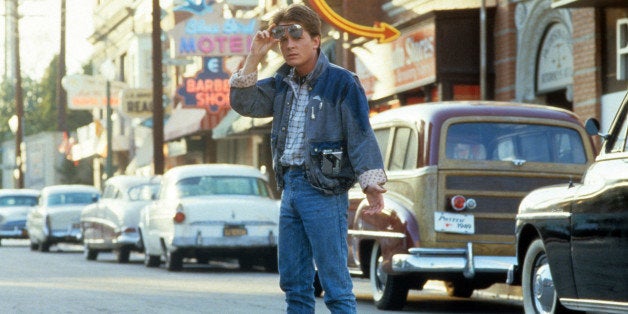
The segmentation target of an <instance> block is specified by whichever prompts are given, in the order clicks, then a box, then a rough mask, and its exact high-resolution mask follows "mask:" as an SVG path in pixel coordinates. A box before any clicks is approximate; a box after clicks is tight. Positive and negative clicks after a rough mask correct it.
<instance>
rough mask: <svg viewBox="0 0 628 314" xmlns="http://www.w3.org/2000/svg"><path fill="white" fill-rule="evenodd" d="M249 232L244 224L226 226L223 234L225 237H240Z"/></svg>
mask: <svg viewBox="0 0 628 314" xmlns="http://www.w3.org/2000/svg"><path fill="white" fill-rule="evenodd" d="M246 234H247V231H246V228H244V226H225V228H224V229H223V231H222V235H223V236H225V237H240V236H245V235H246Z"/></svg>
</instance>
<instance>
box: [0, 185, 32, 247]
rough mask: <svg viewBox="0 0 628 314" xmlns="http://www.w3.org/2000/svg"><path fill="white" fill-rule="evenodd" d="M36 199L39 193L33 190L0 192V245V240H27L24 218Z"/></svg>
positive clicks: (0, 241) (0, 242) (3, 190)
mask: <svg viewBox="0 0 628 314" xmlns="http://www.w3.org/2000/svg"><path fill="white" fill-rule="evenodd" d="M38 197H39V191H38V190H33V189H1V190H0V245H1V244H2V239H28V231H27V230H26V216H27V215H28V212H30V211H31V209H33V207H34V206H35V205H37V198H38Z"/></svg>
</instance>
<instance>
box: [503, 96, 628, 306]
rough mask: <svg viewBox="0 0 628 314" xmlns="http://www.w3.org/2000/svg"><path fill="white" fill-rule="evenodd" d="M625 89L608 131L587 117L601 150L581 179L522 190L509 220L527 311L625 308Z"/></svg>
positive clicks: (514, 275)
mask: <svg viewBox="0 0 628 314" xmlns="http://www.w3.org/2000/svg"><path fill="white" fill-rule="evenodd" d="M627 114H628V94H627V95H626V96H625V97H624V100H623V102H622V104H621V106H620V108H619V110H618V111H617V113H616V115H615V119H614V121H613V122H612V124H611V126H610V130H609V133H608V134H602V133H598V132H599V123H598V122H597V120H595V119H589V120H588V121H587V123H586V127H587V130H588V132H589V133H590V134H592V135H594V134H597V135H600V136H601V137H602V138H603V143H602V147H601V151H600V153H599V155H598V156H597V158H596V160H595V162H594V163H593V164H591V165H590V166H589V167H588V169H587V171H586V172H585V174H584V176H583V178H582V182H581V183H573V182H569V183H565V184H562V185H553V186H548V187H544V188H540V189H537V190H534V191H532V192H531V193H529V194H528V195H527V196H526V197H525V198H524V199H523V200H522V201H521V204H520V206H519V212H518V215H517V223H516V236H517V261H518V265H517V266H516V267H515V268H514V269H513V271H512V272H511V273H510V274H509V275H511V276H509V282H510V283H511V284H518V283H520V284H521V286H522V291H523V303H524V309H525V312H526V313H570V312H572V311H601V312H605V313H628V146H627V143H626V138H627V133H628V118H627Z"/></svg>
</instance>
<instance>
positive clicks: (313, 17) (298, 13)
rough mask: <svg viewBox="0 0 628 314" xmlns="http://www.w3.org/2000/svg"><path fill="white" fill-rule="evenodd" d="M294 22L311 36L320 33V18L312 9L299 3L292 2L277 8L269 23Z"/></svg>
mask: <svg viewBox="0 0 628 314" xmlns="http://www.w3.org/2000/svg"><path fill="white" fill-rule="evenodd" d="M280 22H294V23H297V24H299V25H301V26H302V27H303V28H304V29H305V31H307V32H308V33H309V34H310V36H311V37H316V36H320V35H321V19H320V18H319V17H318V14H316V12H314V10H312V9H310V8H309V7H308V6H306V5H304V4H300V3H293V4H291V5H289V6H287V7H285V8H283V9H281V10H279V11H278V12H277V13H275V15H273V17H272V19H271V23H274V24H275V25H279V23H280Z"/></svg>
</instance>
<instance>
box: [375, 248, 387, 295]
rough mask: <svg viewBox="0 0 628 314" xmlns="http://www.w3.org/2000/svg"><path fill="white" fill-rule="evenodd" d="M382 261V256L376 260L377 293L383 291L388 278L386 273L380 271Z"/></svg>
mask: <svg viewBox="0 0 628 314" xmlns="http://www.w3.org/2000/svg"><path fill="white" fill-rule="evenodd" d="M383 261H384V258H383V257H382V256H379V257H378V258H377V283H378V285H377V289H378V290H379V291H384V287H385V285H386V279H387V278H388V275H386V273H385V272H384V271H383V270H382V262H383Z"/></svg>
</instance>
